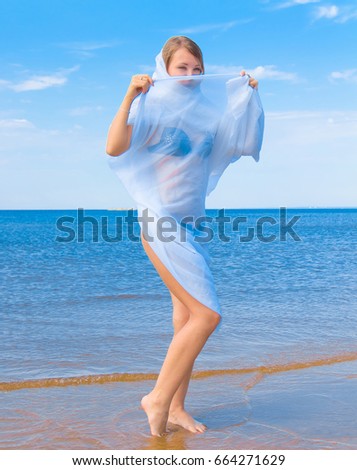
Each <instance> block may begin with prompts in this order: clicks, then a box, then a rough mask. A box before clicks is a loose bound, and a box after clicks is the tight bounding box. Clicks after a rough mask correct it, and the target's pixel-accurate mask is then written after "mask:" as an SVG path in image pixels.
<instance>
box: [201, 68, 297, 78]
mask: <svg viewBox="0 0 357 470" xmlns="http://www.w3.org/2000/svg"><path fill="white" fill-rule="evenodd" d="M205 69H206V72H207V73H217V74H230V73H240V72H241V71H242V70H245V71H246V72H247V73H249V74H250V75H251V76H252V77H254V78H256V79H258V80H262V79H264V80H284V81H290V82H296V81H297V80H298V76H297V75H296V74H295V73H292V72H284V71H282V70H278V69H277V67H276V66H275V65H259V66H258V67H255V68H254V69H247V68H244V67H243V66H236V65H214V64H207V65H206V66H205Z"/></svg>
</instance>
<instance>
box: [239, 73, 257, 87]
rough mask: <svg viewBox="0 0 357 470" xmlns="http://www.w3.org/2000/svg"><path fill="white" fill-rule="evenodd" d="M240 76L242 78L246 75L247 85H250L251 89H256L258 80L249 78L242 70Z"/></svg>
mask: <svg viewBox="0 0 357 470" xmlns="http://www.w3.org/2000/svg"><path fill="white" fill-rule="evenodd" d="M240 74H241V76H242V77H244V75H247V77H249V85H250V86H251V87H252V88H255V89H258V80H256V79H255V78H253V77H251V76H250V75H249V73H247V72H246V71H245V70H242V71H241V73H240Z"/></svg>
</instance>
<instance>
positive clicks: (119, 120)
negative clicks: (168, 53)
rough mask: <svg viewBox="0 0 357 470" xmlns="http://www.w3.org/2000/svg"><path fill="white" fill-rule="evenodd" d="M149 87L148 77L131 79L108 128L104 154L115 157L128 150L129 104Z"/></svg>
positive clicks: (140, 76)
mask: <svg viewBox="0 0 357 470" xmlns="http://www.w3.org/2000/svg"><path fill="white" fill-rule="evenodd" d="M150 85H153V81H152V78H151V77H149V75H134V76H133V77H132V79H131V82H130V85H129V87H128V90H127V92H126V94H125V97H124V99H123V101H122V103H121V105H120V107H119V109H118V112H117V114H116V115H115V117H114V119H113V121H112V123H111V125H110V127H109V132H108V138H107V146H106V153H107V154H108V155H110V156H111V157H117V156H118V155H121V154H122V153H124V152H126V151H127V150H128V148H129V146H130V140H131V134H132V126H130V125H128V123H127V121H128V116H129V111H130V107H131V104H132V102H133V100H134V98H136V97H137V96H138V95H139V94H140V93H146V92H147V91H148V90H149V88H150Z"/></svg>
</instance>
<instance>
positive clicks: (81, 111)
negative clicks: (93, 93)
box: [69, 106, 104, 116]
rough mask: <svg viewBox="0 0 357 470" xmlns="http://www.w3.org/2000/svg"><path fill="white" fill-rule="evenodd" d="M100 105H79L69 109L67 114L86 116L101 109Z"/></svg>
mask: <svg viewBox="0 0 357 470" xmlns="http://www.w3.org/2000/svg"><path fill="white" fill-rule="evenodd" d="M103 109H104V108H103V107H102V106H80V107H78V108H73V109H71V110H70V112H69V114H70V115H71V116H87V115H88V114H91V113H93V112H100V111H103Z"/></svg>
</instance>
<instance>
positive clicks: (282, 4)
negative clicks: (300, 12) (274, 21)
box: [274, 0, 320, 10]
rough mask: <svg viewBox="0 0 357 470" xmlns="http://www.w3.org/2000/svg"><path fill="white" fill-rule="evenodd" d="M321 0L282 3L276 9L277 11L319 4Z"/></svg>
mask: <svg viewBox="0 0 357 470" xmlns="http://www.w3.org/2000/svg"><path fill="white" fill-rule="evenodd" d="M319 2H320V0H291V1H288V2H284V3H280V4H279V5H276V6H275V7H274V9H275V10H281V9H283V8H290V7H295V6H298V5H308V4H310V3H319Z"/></svg>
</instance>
